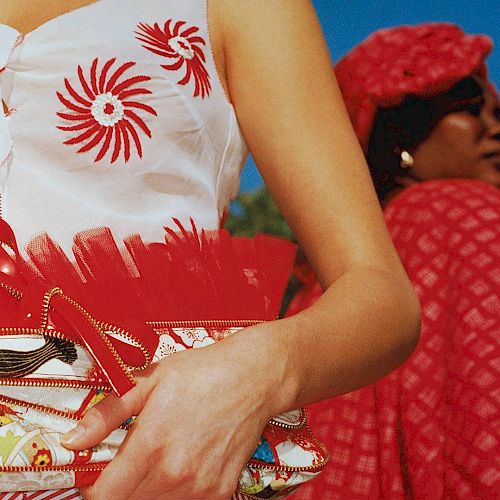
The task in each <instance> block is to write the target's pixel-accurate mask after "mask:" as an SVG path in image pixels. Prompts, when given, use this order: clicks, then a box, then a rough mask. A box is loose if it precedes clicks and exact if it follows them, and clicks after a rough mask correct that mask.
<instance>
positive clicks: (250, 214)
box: [225, 188, 295, 241]
mask: <svg viewBox="0 0 500 500" xmlns="http://www.w3.org/2000/svg"><path fill="white" fill-rule="evenodd" d="M225 227H226V228H227V229H228V230H229V232H230V233H231V234H233V235H235V236H248V237H251V236H255V235H256V234H258V233H267V234H274V235H276V236H281V237H282V238H287V239H289V240H292V241H295V237H294V236H293V233H292V231H291V230H290V228H289V227H288V224H287V223H286V222H285V220H284V219H283V217H282V215H281V213H280V211H279V210H278V207H277V206H276V204H275V203H274V200H273V199H272V197H271V195H270V194H269V191H268V190H267V189H266V188H260V189H258V190H256V191H252V192H249V193H242V194H240V195H239V196H238V197H237V198H236V200H235V201H234V202H233V204H232V206H231V210H230V212H229V216H228V218H227V221H226V224H225Z"/></svg>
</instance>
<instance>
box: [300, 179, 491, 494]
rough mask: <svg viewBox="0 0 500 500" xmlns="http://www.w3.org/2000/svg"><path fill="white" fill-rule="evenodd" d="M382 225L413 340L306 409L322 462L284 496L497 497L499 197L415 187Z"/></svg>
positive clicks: (454, 187)
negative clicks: (383, 368) (411, 311)
mask: <svg viewBox="0 0 500 500" xmlns="http://www.w3.org/2000/svg"><path fill="white" fill-rule="evenodd" d="M385 218H386V222H387V224H388V227H389V230H390V232H391V235H392V238H393V240H394V244H395V246H396V248H397V250H398V252H399V254H400V256H401V259H402V261H403V264H404V266H405V268H406V270H407V272H408V274H409V276H410V279H411V280H412V282H413V284H414V286H415V288H416V290H417V292H418V294H419V296H420V300H421V305H422V336H421V340H420V343H419V346H418V347H417V349H416V351H415V353H414V354H413V355H412V357H411V358H410V359H409V360H408V361H407V362H406V363H405V364H404V365H403V366H402V367H401V368H399V369H398V370H396V371H394V372H393V373H391V374H390V375H388V376H387V377H385V378H384V379H382V380H380V381H379V382H377V383H376V384H374V385H371V386H368V387H366V388H364V389H361V390H358V391H355V392H352V393H350V394H346V395H344V396H340V397H337V398H333V399H331V400H328V401H326V402H323V403H320V404H317V405H314V406H313V407H312V408H311V409H310V424H311V427H312V429H313V430H314V431H315V432H316V434H317V435H318V436H319V437H320V438H321V439H322V440H323V441H324V442H325V443H326V444H327V446H328V448H329V451H330V453H331V458H330V463H329V465H328V466H327V468H326V470H325V471H324V472H323V474H322V476H320V477H319V478H318V479H316V480H315V481H312V482H311V483H310V484H308V485H305V486H304V487H303V489H302V490H301V491H300V492H298V493H297V494H296V495H295V496H294V498H295V499H296V500H299V499H300V500H306V499H307V500H309V499H310V500H312V499H314V500H316V499H343V500H344V499H349V500H351V499H352V500H354V499H367V498H368V499H379V498H382V499H391V500H392V499H403V498H415V499H425V500H434V499H436V500H437V499H443V498H445V499H468V500H469V499H481V500H484V499H493V498H499V497H500V467H499V454H498V449H499V448H498V438H499V434H500V430H499V425H498V424H499V422H500V419H499V408H500V390H499V380H500V377H499V371H500V297H499V290H500V191H499V190H498V189H496V188H494V187H492V186H490V185H487V184H484V183H481V182H478V181H463V180H440V181H432V182H427V183H421V184H418V185H416V186H414V187H411V188H409V189H407V190H405V191H403V192H402V193H401V194H400V195H398V196H397V197H396V198H395V199H394V200H392V201H391V202H390V203H389V205H388V206H387V208H386V210H385ZM315 298H316V297H315V293H314V290H313V298H312V301H314V300H315ZM306 301H307V300H306V297H304V296H303V297H302V298H301V301H300V302H301V304H302V305H303V306H304V305H305V303H306ZM312 301H310V303H311V302H312ZM310 303H309V305H310ZM290 312H298V311H297V309H295V311H290Z"/></svg>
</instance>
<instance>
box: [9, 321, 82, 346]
mask: <svg viewBox="0 0 500 500" xmlns="http://www.w3.org/2000/svg"><path fill="white" fill-rule="evenodd" d="M9 335H37V336H42V337H51V338H55V339H59V340H67V341H69V342H73V344H76V345H77V346H79V347H82V348H83V347H84V346H83V345H82V343H80V342H78V341H77V340H74V339H72V338H71V339H69V338H68V337H67V335H65V334H64V333H62V332H60V331H59V330H56V329H54V328H50V327H49V328H47V329H46V330H44V329H41V328H26V327H22V326H21V327H17V326H16V327H3V328H0V337H1V336H9Z"/></svg>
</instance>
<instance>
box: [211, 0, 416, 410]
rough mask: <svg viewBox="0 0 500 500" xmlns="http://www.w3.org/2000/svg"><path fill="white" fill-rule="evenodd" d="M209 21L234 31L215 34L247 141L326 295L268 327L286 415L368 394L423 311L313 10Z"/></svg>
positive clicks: (301, 1)
mask: <svg viewBox="0 0 500 500" xmlns="http://www.w3.org/2000/svg"><path fill="white" fill-rule="evenodd" d="M212 14H213V15H212V20H213V23H214V24H217V23H223V22H224V21H225V23H224V24H223V25H222V26H221V29H219V30H217V32H219V33H223V34H224V36H225V37H224V47H225V49H226V50H225V61H226V75H227V84H228V89H229V93H230V97H231V100H232V101H233V103H234V106H235V108H236V111H237V114H238V118H239V121H240V125H241V127H242V129H243V133H244V135H245V137H246V140H247V142H248V144H249V147H250V149H251V151H252V154H253V156H254V158H255V160H256V163H257V165H258V166H259V169H260V171H261V173H262V175H263V177H264V180H265V182H266V184H267V186H268V187H269V189H270V190H271V192H272V194H273V196H274V198H275V200H276V202H277V204H278V206H279V208H280V209H281V211H282V213H283V214H284V216H285V219H286V220H287V222H288V223H289V224H290V226H291V227H292V229H293V231H294V232H295V234H296V235H297V237H298V239H299V241H300V243H301V245H302V246H303V248H304V249H305V252H306V254H307V257H308V259H309V261H310V262H311V264H312V265H313V267H314V269H315V270H316V272H317V275H318V276H319V279H320V281H321V282H322V285H323V286H324V287H325V289H326V293H325V294H324V296H323V298H322V299H321V300H320V301H319V302H318V303H317V304H316V305H315V306H314V307H313V308H311V309H310V310H308V311H306V312H304V313H303V314H301V315H298V316H296V317H294V318H290V319H287V320H283V321H281V322H279V323H277V324H273V325H269V327H268V328H270V329H271V328H272V330H273V334H272V336H269V338H271V337H272V340H270V341H271V342H276V343H277V344H278V347H277V350H278V351H279V352H281V353H282V354H283V356H284V357H286V358H287V359H286V360H285V361H284V363H285V364H286V365H287V368H286V370H285V375H283V380H284V381H287V382H285V384H286V385H288V384H289V385H290V392H289V393H288V392H286V393H285V394H289V396H288V397H290V401H287V402H286V403H284V406H285V407H286V406H288V405H291V406H293V405H294V404H295V405H297V404H304V403H307V402H311V401H314V400H317V399H321V398H325V397H328V396H331V395H335V394H339V393H342V392H346V391H350V390H353V389H355V388H357V387H359V386H362V385H366V384H368V383H369V382H371V381H373V380H375V379H376V378H378V377H380V376H382V375H384V374H385V373H386V372H387V371H389V370H391V369H392V368H394V367H395V366H397V365H399V364H400V363H402V362H403V361H404V360H405V359H406V358H407V356H408V355H409V354H410V353H411V351H412V350H413V348H414V346H415V343H416V339H417V337H418V312H417V311H418V305H417V300H416V298H415V295H414V292H413V289H412V288H411V285H410V283H409V281H408V279H407V277H406V275H405V273H404V271H403V268H402V266H401V264H400V261H399V258H398V257H397V254H396V252H395V250H394V248H393V246H392V243H391V241H390V238H389V236H388V233H387V230H386V228H385V225H384V222H383V218H382V213H381V210H380V209H379V206H378V202H377V198H376V195H375V193H374V190H373V187H372V184H371V180H370V176H369V172H368V168H367V166H366V163H365V160H364V157H363V154H362V152H361V148H360V146H359V145H358V142H357V139H356V137H355V135H354V132H353V131H352V127H351V124H350V121H349V119H348V117H347V113H346V112H345V110H344V105H343V102H342V98H341V95H340V92H339V90H338V88H337V85H336V82H335V77H334V72H333V69H332V66H331V63H330V60H329V55H328V51H327V48H326V45H325V42H324V40H323V37H322V36H321V32H320V28H319V26H318V23H317V20H316V16H315V13H314V10H313V8H312V6H311V3H310V2H309V1H306V0H293V1H286V0H273V1H269V0H256V1H252V2H234V1H231V0H222V1H218V2H214V3H213V12H212ZM340 24H341V23H340V20H339V29H341V28H340ZM285 397H286V396H285ZM281 409H283V408H281Z"/></svg>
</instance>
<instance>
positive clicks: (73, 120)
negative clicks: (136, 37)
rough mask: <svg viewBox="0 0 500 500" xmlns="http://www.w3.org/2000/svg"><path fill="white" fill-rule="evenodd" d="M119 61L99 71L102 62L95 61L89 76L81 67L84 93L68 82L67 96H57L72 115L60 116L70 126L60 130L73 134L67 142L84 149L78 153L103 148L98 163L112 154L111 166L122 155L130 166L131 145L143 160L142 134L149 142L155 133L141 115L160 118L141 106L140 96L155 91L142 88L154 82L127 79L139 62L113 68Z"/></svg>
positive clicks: (110, 63) (79, 73)
mask: <svg viewBox="0 0 500 500" xmlns="http://www.w3.org/2000/svg"><path fill="white" fill-rule="evenodd" d="M115 62H116V58H113V59H109V60H108V61H106V63H105V64H104V65H103V66H102V68H101V69H100V70H99V59H98V58H97V57H96V58H95V59H94V60H93V61H92V65H91V67H90V71H89V73H88V76H86V75H85V74H84V70H83V69H82V67H81V66H78V79H79V83H80V87H81V88H80V89H78V90H76V89H75V87H74V86H73V85H72V84H71V83H70V82H69V80H68V79H67V78H65V79H64V85H65V87H66V92H67V93H66V95H64V94H63V93H61V92H57V97H58V98H59V101H61V103H62V104H63V105H64V106H65V107H66V108H67V109H68V111H69V113H68V112H59V113H57V116H59V117H60V118H62V119H63V120H65V121H67V122H69V123H70V124H68V125H64V126H58V127H57V128H58V129H59V130H63V131H64V132H69V133H71V137H70V138H69V139H68V140H67V141H65V142H64V144H67V145H68V146H72V145H76V144H78V145H80V144H81V146H80V149H78V153H86V152H87V151H90V150H92V149H95V148H99V149H98V151H97V155H96V157H95V159H94V161H95V162H98V161H100V160H102V159H103V158H104V157H105V155H106V153H108V151H110V150H111V151H112V152H111V163H114V162H115V161H116V160H117V159H118V158H119V157H120V155H123V159H124V160H125V162H128V160H129V159H130V155H131V147H130V145H131V142H133V143H134V146H135V149H136V151H137V154H138V155H139V157H140V158H142V144H141V139H140V137H139V133H138V130H141V131H142V132H143V133H144V134H146V135H147V136H148V137H149V138H151V131H150V129H149V127H148V126H147V124H146V122H145V121H144V120H143V118H141V116H139V114H138V113H139V112H143V113H149V114H151V115H154V116H157V113H156V111H155V110H154V109H153V108H152V107H151V106H148V105H147V104H144V103H143V102H139V101H137V100H136V99H137V98H138V96H144V95H147V94H151V91H150V90H148V89H146V88H144V87H141V86H138V85H140V84H143V83H144V82H147V81H149V80H151V78H150V77H149V76H144V75H134V76H130V77H125V73H126V72H127V71H128V70H130V69H131V68H132V67H133V66H135V62H130V61H129V62H126V63H124V64H122V65H120V66H118V67H117V68H116V69H114V68H113V66H114V64H115ZM113 70H114V71H113Z"/></svg>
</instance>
